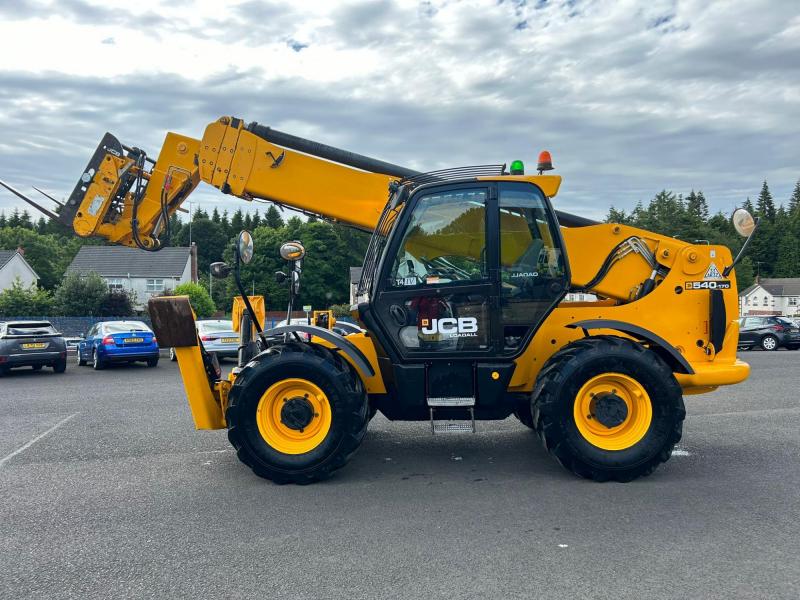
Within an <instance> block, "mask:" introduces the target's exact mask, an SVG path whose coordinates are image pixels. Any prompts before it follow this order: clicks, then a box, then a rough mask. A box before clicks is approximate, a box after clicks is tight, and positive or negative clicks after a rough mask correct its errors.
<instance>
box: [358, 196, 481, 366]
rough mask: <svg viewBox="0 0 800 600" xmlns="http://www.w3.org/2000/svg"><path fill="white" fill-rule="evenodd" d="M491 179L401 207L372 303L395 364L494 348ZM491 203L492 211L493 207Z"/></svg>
mask: <svg viewBox="0 0 800 600" xmlns="http://www.w3.org/2000/svg"><path fill="white" fill-rule="evenodd" d="M494 189H495V188H494V187H493V186H491V185H459V186H454V187H452V186H451V187H449V188H444V189H433V190H430V191H427V192H423V193H421V194H420V195H418V196H417V197H415V198H413V199H412V200H411V201H410V203H409V205H408V206H407V207H406V208H405V209H404V211H403V212H404V214H403V215H402V216H401V222H400V223H399V224H398V234H396V235H395V236H394V237H393V239H392V242H391V243H390V245H389V247H388V248H387V252H386V254H385V256H384V259H383V261H382V263H383V264H382V267H381V279H380V282H379V290H378V293H377V295H376V298H375V300H374V308H375V309H376V312H377V313H378V315H379V321H380V323H381V326H382V328H383V329H384V331H385V334H386V337H387V338H388V342H389V344H390V345H391V347H392V350H394V353H395V354H396V355H397V356H398V357H400V358H401V360H402V361H403V362H405V361H408V360H412V361H413V360H425V359H445V358H448V359H467V358H480V357H483V356H487V355H489V354H491V353H492V352H493V351H494V349H495V346H496V344H495V339H494V335H493V327H492V312H493V311H492V306H491V304H492V302H493V298H496V285H497V281H496V270H495V269H493V268H492V265H493V264H495V262H496V255H495V252H496V250H495V249H494V248H493V245H492V244H488V243H487V240H488V239H490V237H489V235H488V232H489V231H490V230H492V228H495V227H496V224H495V223H496V197H495V194H493V192H494ZM493 209H495V210H493Z"/></svg>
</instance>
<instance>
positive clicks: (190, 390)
mask: <svg viewBox="0 0 800 600" xmlns="http://www.w3.org/2000/svg"><path fill="white" fill-rule="evenodd" d="M147 308H148V311H149V312H150V319H151V321H152V323H153V331H154V332H155V334H156V337H157V338H158V342H159V344H160V345H161V346H162V347H171V348H174V349H175V355H176V356H177V359H178V367H179V368H180V371H181V378H182V379H183V385H184V387H185V389H186V396H187V398H188V400H189V408H191V410H192V418H193V419H194V425H195V428H196V429H224V428H225V426H226V423H225V414H224V409H225V403H226V400H227V392H228V389H229V388H230V383H229V382H228V381H225V380H221V379H220V369H219V364H218V363H217V362H216V361H215V360H214V359H213V358H212V357H211V356H209V355H208V354H207V353H205V352H204V350H203V347H202V345H201V344H202V342H200V341H199V340H198V337H197V330H196V328H195V315H194V311H193V310H192V307H191V304H189V297H188V296H162V297H158V298H151V299H150V301H149V302H148V303H147Z"/></svg>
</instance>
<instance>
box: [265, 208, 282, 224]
mask: <svg viewBox="0 0 800 600" xmlns="http://www.w3.org/2000/svg"><path fill="white" fill-rule="evenodd" d="M264 224H265V225H266V226H267V227H271V228H272V229H278V228H280V227H283V219H282V218H281V213H280V212H278V209H277V208H275V205H274V204H270V205H269V208H268V209H267V214H266V215H265V216H264Z"/></svg>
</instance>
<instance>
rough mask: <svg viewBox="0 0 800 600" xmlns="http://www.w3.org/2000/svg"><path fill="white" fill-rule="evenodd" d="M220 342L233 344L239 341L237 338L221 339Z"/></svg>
mask: <svg viewBox="0 0 800 600" xmlns="http://www.w3.org/2000/svg"><path fill="white" fill-rule="evenodd" d="M220 341H221V342H222V343H223V344H234V343H236V342H238V341H239V338H222V340H220Z"/></svg>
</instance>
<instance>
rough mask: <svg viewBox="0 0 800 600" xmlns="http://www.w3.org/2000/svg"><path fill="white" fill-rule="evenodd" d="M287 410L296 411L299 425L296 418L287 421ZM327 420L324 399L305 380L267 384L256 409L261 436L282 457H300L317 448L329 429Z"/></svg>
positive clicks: (328, 419)
mask: <svg viewBox="0 0 800 600" xmlns="http://www.w3.org/2000/svg"><path fill="white" fill-rule="evenodd" d="M287 405H288V406H287ZM287 408H295V409H299V411H300V413H301V416H302V418H301V419H300V421H299V422H298V419H297V417H296V416H295V417H294V418H291V417H292V414H290V412H287ZM294 412H295V413H297V410H295V411H294ZM331 421H332V415H331V406H330V403H329V402H328V397H327V396H326V395H325V393H324V392H323V391H322V390H321V389H320V388H319V387H318V386H316V385H315V384H313V383H311V382H310V381H307V380H305V379H282V380H281V381H279V382H277V383H275V384H273V385H271V386H270V387H269V389H267V391H266V392H264V394H263V395H262V396H261V400H259V401H258V407H257V408H256V422H257V423H258V431H259V432H260V433H261V437H263V438H264V441H265V442H267V444H269V445H270V447H272V448H273V449H274V450H277V451H278V452H282V453H283V454H304V453H306V452H310V451H311V450H313V449H314V448H316V447H317V446H319V445H320V444H321V443H322V441H323V440H324V439H325V437H326V436H327V435H328V431H330V429H331ZM306 422H307V424H306Z"/></svg>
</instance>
